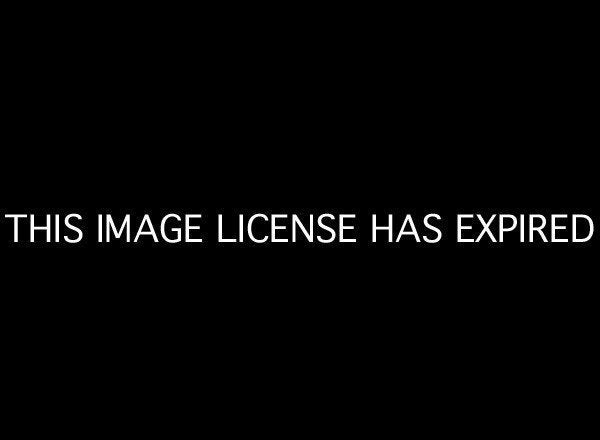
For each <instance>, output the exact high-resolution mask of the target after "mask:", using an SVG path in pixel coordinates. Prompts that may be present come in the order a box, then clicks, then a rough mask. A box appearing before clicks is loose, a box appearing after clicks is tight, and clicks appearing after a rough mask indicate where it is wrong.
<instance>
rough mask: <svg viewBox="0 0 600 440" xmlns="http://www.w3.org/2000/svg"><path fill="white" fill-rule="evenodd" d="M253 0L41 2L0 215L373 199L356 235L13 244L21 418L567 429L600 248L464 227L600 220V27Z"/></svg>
mask: <svg viewBox="0 0 600 440" xmlns="http://www.w3.org/2000/svg"><path fill="white" fill-rule="evenodd" d="M52 12H57V11H52ZM153 12H157V11H153ZM163 12H164V11H163ZM247 12H248V14H247V13H246V12H240V11H239V10H237V9H236V11H233V10H232V11H228V12H227V13H225V14H224V15H223V14H221V15H216V14H215V13H214V12H212V11H211V12H207V11H204V12H195V13H193V14H190V15H188V14H186V13H184V12H183V11H180V12H177V13H175V15H173V16H171V15H170V14H169V15H167V14H166V13H165V15H164V16H163V14H162V12H161V14H159V15H160V18H156V16H155V15H152V17H150V16H147V15H146V13H145V12H144V13H141V12H140V11H137V12H136V13H133V14H127V15H126V14H125V13H124V12H122V13H119V14H114V16H112V15H111V16H110V17H107V18H102V19H100V18H99V17H100V15H97V14H100V12H97V13H96V12H95V13H94V14H92V15H85V19H83V18H82V16H78V18H77V19H75V18H74V19H66V22H65V23H63V22H62V21H57V20H50V19H48V16H46V17H45V16H44V14H43V13H41V14H40V16H36V17H35V19H34V18H33V15H36V14H34V13H33V12H32V11H30V12H28V14H26V15H25V16H23V17H24V19H25V20H24V21H19V23H18V24H16V25H15V26H14V29H10V30H8V31H7V39H6V44H5V52H4V55H3V66H4V67H3V70H4V72H3V73H4V74H5V79H4V80H3V85H4V87H3V96H4V99H3V110H4V111H3V124H2V125H3V133H4V136H3V137H4V142H3V156H4V158H3V160H2V173H1V176H2V177H1V179H2V201H1V202H2V205H1V206H2V213H3V214H4V213H5V212H31V213H42V212H43V213H67V212H79V213H83V214H86V215H87V216H89V215H92V214H94V213H96V212H105V211H107V210H110V211H113V212H124V211H131V212H151V213H153V214H155V215H158V214H160V213H163V212H169V211H175V212H179V213H186V212H190V213H202V214H204V215H205V216H206V217H208V218H210V217H211V216H214V215H215V214H216V213H217V212H222V211H229V212H237V211H239V210H243V211H246V212H252V211H256V212H288V213H292V212H294V213H319V212H325V211H328V212H334V213H335V212H356V213H359V215H361V243H360V244H359V245H348V246H342V245H338V246H331V247H326V248H323V247H321V248H317V247H291V246H285V245H283V246H275V245H273V246H268V247H262V248H252V247H244V248H234V249H232V248H227V249H225V248H218V247H216V246H214V245H210V244H207V245H206V246H199V247H175V248H164V247H158V248H154V247H152V246H138V247H129V248H128V247H126V246H124V247H117V248H115V247H111V248H102V247H98V246H95V245H94V244H93V243H88V244H83V245H81V246H76V247H63V246H54V247H53V246H39V247H35V248H31V247H27V246H23V247H20V246H10V245H9V243H8V242H7V240H4V242H3V245H2V254H3V257H5V258H3V263H2V264H3V270H2V273H3V278H4V282H3V284H4V285H5V286H6V287H5V288H3V289H2V291H3V295H2V301H3V303H4V304H3V307H2V311H3V314H4V315H5V319H3V324H4V327H5V331H4V338H3V339H4V341H5V347H6V348H5V355H6V356H5V358H6V362H5V365H7V366H8V367H9V370H10V373H9V374H8V375H7V376H6V382H7V384H8V385H9V386H10V388H11V389H13V388H14V389H15V393H14V394H11V396H14V397H11V404H10V408H11V412H12V413H13V414H15V415H20V416H23V414H31V410H32V409H34V408H35V409H38V410H40V411H39V412H40V413H41V414H45V415H46V417H47V418H45V419H44V420H47V421H46V422H44V423H49V424H52V425H57V426H63V423H67V424H71V423H73V420H74V419H77V420H78V421H83V422H88V423H86V425H87V426H88V427H89V426H99V427H107V426H109V425H112V422H113V421H123V420H128V421H131V420H133V421H134V425H136V426H138V427H148V426H150V427H152V428H153V429H158V426H157V425H160V426H163V427H165V428H166V429H167V430H168V431H171V430H174V429H176V428H180V427H181V426H183V425H184V424H183V422H184V421H191V422H192V423H193V424H201V426H198V427H200V428H202V427H203V426H204V425H203V423H205V420H207V419H208V420H210V421H212V422H213V423H214V422H216V423H217V424H218V425H219V426H221V427H222V429H225V430H230V429H239V428H242V429H251V428H255V427H256V428H261V429H266V428H269V429H273V428H274V427H275V426H276V425H278V424H279V423H281V422H283V423H282V424H283V426H284V427H285V428H286V429H287V430H286V431H282V432H288V431H290V430H291V431H295V430H298V429H306V430H308V432H314V431H313V430H312V429H313V428H312V427H313V426H315V422H317V423H318V422H323V421H328V422H330V423H329V426H330V428H329V429H331V430H332V431H331V432H337V430H340V429H344V428H350V429H357V430H358V429H359V428H363V429H365V430H366V431H365V432H372V431H373V430H375V429H383V428H384V427H386V426H387V425H388V424H389V423H391V424H392V426H395V427H396V428H399V427H400V428H401V427H403V426H407V427H408V425H404V424H403V423H405V422H401V421H402V420H407V419H408V420H410V421H412V422H413V423H416V424H418V425H420V426H421V427H422V428H423V429H426V430H431V429H440V428H441V429H455V428H460V429H465V428H467V427H469V428H471V429H473V428H474V427H475V425H477V424H478V423H481V422H483V425H484V426H485V427H486V428H487V429H488V430H490V429H491V430H497V429H507V430H509V432H512V431H510V430H511V429H512V428H511V427H512V426H514V423H515V422H522V421H525V420H528V421H532V420H533V421H534V423H532V424H531V426H532V428H533V429H540V427H548V426H551V427H553V428H556V429H557V428H558V426H557V425H559V424H560V425H561V426H563V427H566V428H568V429H573V424H572V423H573V419H572V418H571V416H572V415H573V414H576V415H577V417H578V418H579V420H580V421H581V420H583V419H584V418H585V417H586V414H588V411H589V409H586V408H587V405H586V403H585V402H586V396H589V395H590V394H591V393H592V390H593V389H595V388H594V385H593V381H592V375H591V372H592V371H593V369H594V366H595V365H596V364H595V363H594V362H592V359H593V356H592V355H593V348H594V347H593V341H594V339H595V338H596V336H597V327H598V326H597V322H596V320H595V314H596V310H597V304H596V301H595V299H594V297H593V295H594V293H595V290H597V289H596V287H595V284H594V283H593V281H595V279H594V269H595V266H596V262H597V253H596V247H597V238H595V239H594V242H593V243H590V244H587V245H560V244H559V245H552V246H544V245H541V246H522V245H521V246H518V245H515V244H508V245H506V246H486V245H482V246H460V245H458V244H456V243H455V242H454V241H455V240H454V238H455V236H454V225H453V218H454V216H455V215H456V214H457V213H460V212H477V213H487V214H490V213H512V214H518V213H530V212H531V213H545V214H549V213H585V214H588V215H592V216H593V217H594V218H595V220H596V221H597V212H598V211H597V208H596V207H595V205H596V203H595V200H596V199H595V195H594V193H593V188H594V187H595V186H596V184H595V180H596V179H595V178H594V177H595V174H594V161H593V159H592V154H593V152H592V147H593V146H594V145H596V144H597V135H596V133H595V130H594V128H595V121H596V118H597V108H596V107H595V102H596V101H597V85H596V84H595V82H594V81H593V78H595V77H597V69H596V68H595V66H594V65H593V54H594V52H593V49H594V47H593V46H592V44H591V43H592V40H591V39H589V38H590V36H589V35H588V33H591V32H592V29H591V28H589V27H588V26H587V25H586V24H585V23H584V22H583V21H582V19H581V18H580V17H575V18H569V17H567V16H566V15H565V16H563V17H561V19H560V20H559V21H556V19H553V20H550V19H549V18H543V17H542V16H541V15H540V14H539V13H536V14H532V15H527V17H526V18H524V17H525V13H524V11H521V13H520V14H516V15H514V16H513V15H510V14H509V16H506V15H504V14H500V11H496V12H494V13H487V12H483V11H481V13H480V15H477V13H476V12H475V11H469V14H466V11H445V12H441V11H427V12H425V13H420V14H416V13H414V12H412V11H404V12H397V11H395V12H393V13H392V12H385V11H380V12H376V13H374V14H371V13H369V14H367V13H366V11H353V12H354V14H351V15H347V14H346V13H344V14H338V13H332V14H328V15H327V17H326V18H325V14H324V11H321V13H319V14H308V16H307V15H306V14H303V13H301V11H295V12H293V13H284V12H283V11H281V12H280V13H276V12H275V11H272V10H270V11H269V13H268V14H267V13H266V12H265V11H262V12H261V11H255V10H253V11H247ZM305 12H306V11H305ZM338 12H339V11H338ZM446 12H448V13H449V12H453V13H454V15H446ZM538 12H539V11H538ZM69 13H70V14H73V13H74V12H73V11H70V12H69ZM250 13H253V14H251V15H249V14H250ZM75 14H76V13H75ZM278 14H280V15H278ZM470 14H474V15H470ZM184 16H185V18H184ZM69 17H70V15H69ZM102 17H104V15H102ZM257 17H259V18H260V19H259V18H257ZM517 17H518V18H517ZM63 18H65V16H64V15H63ZM375 212H376V213H380V214H387V213H395V214H405V213H413V214H423V213H428V212H438V213H440V214H441V215H443V217H444V219H445V220H446V221H447V225H448V227H447V228H445V229H444V233H445V238H444V241H443V243H441V244H440V245H438V246H420V247H417V246H413V245H411V244H410V243H407V244H406V245H401V246H394V247H377V248H376V247H374V246H371V245H369V244H368V238H369V234H368V229H367V228H366V225H368V223H364V221H365V220H368V218H369V215H370V214H371V213H375ZM363 229H366V232H365V231H363ZM3 233H5V231H3ZM4 237H6V235H4ZM54 411H56V412H58V413H61V414H63V416H62V417H54V416H52V414H53V412H54ZM36 413H38V412H36ZM40 417H41V416H40ZM173 417H174V418H173ZM40 420H41V419H40ZM92 423H93V424H92ZM578 425H579V423H578ZM48 426H50V425H48ZM133 429H139V428H135V427H134V428H133Z"/></svg>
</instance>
